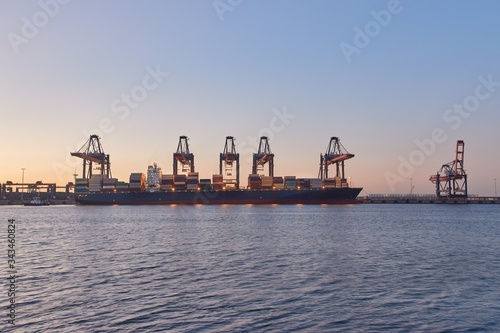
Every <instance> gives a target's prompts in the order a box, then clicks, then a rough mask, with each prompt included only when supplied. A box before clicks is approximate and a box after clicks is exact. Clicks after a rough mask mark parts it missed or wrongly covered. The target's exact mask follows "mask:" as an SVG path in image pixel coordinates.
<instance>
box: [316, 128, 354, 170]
mask: <svg viewBox="0 0 500 333" xmlns="http://www.w3.org/2000/svg"><path fill="white" fill-rule="evenodd" d="M353 157H354V154H350V153H349V152H347V149H345V147H344V146H343V145H342V144H341V143H340V140H339V138H338V137H336V136H333V137H331V138H330V143H329V144H328V147H327V149H326V152H325V154H324V155H323V154H320V162H319V175H318V177H319V178H321V179H325V178H328V177H329V175H328V168H329V166H330V165H331V164H335V168H336V173H335V175H336V177H341V178H342V179H345V173H344V161H345V160H348V159H350V158H353Z"/></svg>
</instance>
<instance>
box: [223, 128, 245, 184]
mask: <svg viewBox="0 0 500 333" xmlns="http://www.w3.org/2000/svg"><path fill="white" fill-rule="evenodd" d="M234 140H235V139H234V137H232V136H226V144H225V145H224V151H223V152H222V153H221V154H220V158H219V173H220V174H221V175H222V176H223V180H224V183H225V185H226V186H227V185H229V186H233V185H234V186H235V187H236V189H239V188H240V154H238V153H236V145H235V143H234ZM223 169H224V173H223V172H222V171H223Z"/></svg>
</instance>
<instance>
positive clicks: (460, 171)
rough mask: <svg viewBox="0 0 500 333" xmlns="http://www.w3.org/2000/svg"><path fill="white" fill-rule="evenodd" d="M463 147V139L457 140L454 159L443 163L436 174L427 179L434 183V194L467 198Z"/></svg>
mask: <svg viewBox="0 0 500 333" xmlns="http://www.w3.org/2000/svg"><path fill="white" fill-rule="evenodd" d="M464 149H465V143H464V141H463V140H458V141H457V148H456V151H455V160H454V161H452V162H450V163H447V164H443V166H442V167H441V169H439V171H438V172H437V174H436V175H432V176H431V177H430V179H429V180H430V181H431V182H433V183H435V184H436V194H437V196H438V197H440V198H442V197H447V198H467V174H466V173H465V170H464Z"/></svg>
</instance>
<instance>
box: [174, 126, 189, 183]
mask: <svg viewBox="0 0 500 333" xmlns="http://www.w3.org/2000/svg"><path fill="white" fill-rule="evenodd" d="M179 164H180V165H181V170H182V172H194V155H193V154H192V153H190V152H189V144H188V137H187V136H185V135H182V136H180V137H179V144H178V145H177V151H176V152H175V153H174V163H173V166H174V175H177V174H178V166H179Z"/></svg>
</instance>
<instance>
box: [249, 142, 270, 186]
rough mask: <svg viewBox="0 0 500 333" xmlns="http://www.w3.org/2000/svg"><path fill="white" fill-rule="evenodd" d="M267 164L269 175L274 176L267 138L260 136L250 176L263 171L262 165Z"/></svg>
mask: <svg viewBox="0 0 500 333" xmlns="http://www.w3.org/2000/svg"><path fill="white" fill-rule="evenodd" d="M266 163H268V165H269V175H268V176H270V177H273V176H274V154H273V153H271V148H270V147H269V138H268V137H267V136H262V137H261V138H260V143H259V150H258V151H257V153H256V154H255V153H254V154H253V165H252V174H254V175H256V174H257V173H258V171H260V172H263V171H264V165H265V164H266Z"/></svg>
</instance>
